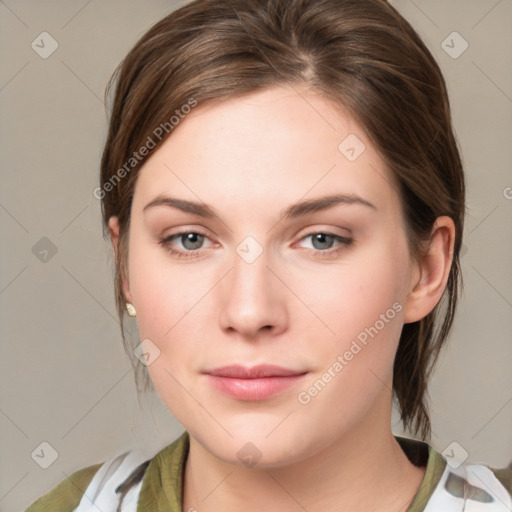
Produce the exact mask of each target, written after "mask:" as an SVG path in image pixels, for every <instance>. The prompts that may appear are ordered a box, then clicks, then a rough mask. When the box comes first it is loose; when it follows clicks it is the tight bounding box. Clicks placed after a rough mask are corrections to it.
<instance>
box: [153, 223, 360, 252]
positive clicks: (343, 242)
mask: <svg viewBox="0 0 512 512" xmlns="http://www.w3.org/2000/svg"><path fill="white" fill-rule="evenodd" d="M349 231H350V230H349ZM189 233H194V234H198V235H200V236H202V237H204V238H205V239H208V240H210V242H212V240H211V239H210V236H209V235H208V234H207V233H205V232H204V231H203V230H202V229H200V228H188V227H185V228H180V230H179V231H176V232H173V233H170V234H169V235H166V236H164V237H163V238H162V239H161V240H160V241H159V243H160V244H161V245H162V246H163V247H164V248H165V249H166V250H167V251H168V252H169V253H170V254H173V255H176V256H177V257H178V258H181V257H184V258H195V257H200V256H202V255H203V252H204V250H205V249H206V248H204V247H201V248H199V249H194V250H185V249H173V248H172V247H171V244H170V242H171V239H173V238H178V239H179V238H180V236H183V235H186V234H189ZM317 234H323V235H327V236H330V237H331V238H333V239H334V240H336V241H338V245H336V246H335V247H334V248H329V249H326V250H321V249H314V248H306V250H307V251H308V252H310V253H312V254H314V255H315V256H319V257H329V256H331V257H332V256H335V255H336V254H338V253H339V252H341V251H342V250H344V249H346V248H347V247H348V246H350V245H352V243H353V241H354V240H353V239H352V238H351V237H347V236H344V235H340V234H337V233H333V232H332V231H329V229H322V228H320V229H318V228H317V229H311V228H310V231H308V232H306V233H303V234H302V235H301V236H300V237H299V239H298V241H297V242H301V241H302V240H304V239H306V238H309V237H311V236H313V235H317ZM297 242H295V243H297ZM213 245H215V242H213ZM217 245H218V244H217Z"/></svg>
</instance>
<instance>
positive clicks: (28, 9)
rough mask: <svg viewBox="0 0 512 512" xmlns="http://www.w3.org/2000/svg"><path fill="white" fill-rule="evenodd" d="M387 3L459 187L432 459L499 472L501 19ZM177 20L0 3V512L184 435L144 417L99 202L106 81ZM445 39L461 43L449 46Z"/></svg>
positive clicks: (510, 256)
mask: <svg viewBox="0 0 512 512" xmlns="http://www.w3.org/2000/svg"><path fill="white" fill-rule="evenodd" d="M393 4H394V5H395V6H396V7H397V8H398V9H399V11H400V12H402V13H403V15H404V16H405V17H406V18H407V19H408V20H410V22H411V23H412V24H413V26H414V27H415V28H416V29H417V30H418V31H419V33H420V35H421V36H422V37H423V38H424V39H425V41H426V43H427V44H428V46H429V47H430V49H431V50H432V51H433V53H434V54H435V56H436V57H437V59H438V61H439V63H440V65H441V67H442V69H443V71H444V73H445V76H446V79H447V82H448V86H449V90H450V94H451V101H452V105H453V117H454V122H455V127H456V132H457V135H458V138H459V140H460V144H461V148H462V152H463V156H464V161H465V165H466V172H467V183H468V208H469V212H468V213H469V215H468V217H467V225H466V233H465V236H466V239H465V249H464V257H463V259H462V263H463V271H464V275H465V282H466V286H465V295H464V297H463V300H462V301H461V304H460V310H459V313H458V317H457V320H456V325H455V329H454V332H453V336H452V339H451V345H450V347H449V349H448V350H447V351H446V352H445V354H444V357H443V358H442V360H441V361H440V364H439V366H438V370H437V372H436V375H435V379H434V381H433V383H432V387H431V395H432V399H433V407H432V417H433V429H434V436H433V439H432V444H433V445H434V446H435V447H436V448H437V449H438V450H440V451H442V450H444V449H445V448H446V447H447V446H448V445H449V444H450V443H451V442H453V441H456V442H458V443H459V444H460V445H461V446H462V447H463V448H464V449H465V450H466V451H467V452H468V453H469V459H470V460H471V461H475V462H476V461H485V462H487V463H488V464H491V465H495V466H504V465H506V464H507V463H508V461H509V460H510V459H511V458H512V436H511V433H512V373H511V371H510V369H511V367H512V343H511V340H512V314H511V313H512V265H511V262H512V236H511V234H512V233H511V222H510V220H511V218H512V216H511V212H512V188H511V187H512V173H511V168H512V165H511V164H512V156H511V155H512V153H511V146H512V144H511V142H512V67H511V66H510V63H511V62H512V33H511V31H510V26H511V25H512V2H511V1H510V0H451V1H450V2H446V1H443V0H414V1H413V0H394V1H393ZM177 6H178V3H177V2H172V1H163V0H147V1H144V2H143V1H135V0H123V1H121V0H105V1H99V0H89V1H87V0H68V1H64V0H47V1H45V2H39V1H35V0H34V1H27V0H19V1H15V0H6V1H5V2H2V3H0V38H1V51H2V57H3V58H2V64H1V75H0V106H1V112H2V118H1V123H0V145H1V155H2V157H1V164H2V174H1V188H0V223H1V229H2V238H1V240H2V258H1V272H0V308H1V314H2V320H1V323H0V326H1V327H0V329H1V331H0V332H1V337H2V358H1V379H2V388H1V389H2V394H1V405H0V413H1V414H0V428H1V439H2V453H1V455H0V461H1V478H0V509H1V510H2V511H13V510H22V509H24V508H25V507H26V506H28V505H29V504H30V503H31V502H32V501H33V500H34V499H35V498H36V497H38V496H40V495H41V494H43V493H45V492H46V491H48V490H49V489H50V488H51V487H53V486H54V485H56V484H57V483H58V482H59V481H61V480H62V479H64V478H65V477H66V475H69V474H70V473H71V472H73V471H75V470H77V469H79V468H82V467H84V466H87V465H91V464H94V463H97V462H100V461H102V460H105V459H106V458H108V457H110V456H112V455H114V454H116V453H119V452H121V451H124V450H126V449H128V448H130V447H134V446H138V447H140V448H141V449H143V450H144V451H146V452H147V454H148V456H150V455H153V454H154V453H155V452H156V451H157V450H158V449H160V448H161V447H162V446H164V445H166V444H168V443H169V442H171V441H172V440H174V439H175V438H176V437H177V436H178V434H180V433H181V432H182V427H181V426H180V425H179V424H178V423H177V422H176V421H175V420H174V419H173V418H172V417H171V416H170V413H168V411H167V409H166V408H165V407H164V406H163V405H162V404H161V403H160V399H159V398H158V397H157V396H152V397H151V396H148V397H146V398H145V399H144V402H143V404H142V409H139V406H138V403H137V397H136V393H135V387H134V384H133V378H132V374H131V369H130V365H129V363H128V361H127V359H126V357H125V355H124V352H123V350H122V346H121V341H120V336H119V333H118V325H117V323H116V315H115V307H114V301H113V293H112V283H111V280H112V272H111V256H110V254H109V252H108V250H109V248H108V245H107V244H106V242H105V241H104V240H103V239H102V235H101V228H100V209H99V208H100V205H99V202H98V201H97V200H96V199H95V198H94V197H93V195H92V191H93V189H94V188H95V187H96V186H97V176H98V166H99V158H100V154H101V150H102V144H103V142H104V137H105V132H106V116H105V110H104V105H103V102H102V98H103V91H104V87H105V84H106V82H107V79H108V77H109V76H110V73H111V72H112V71H113V69H114V67H115V66H116V65H117V63H118V62H119V61H120V59H121V58H122V57H123V56H124V54H125V53H126V52H127V51H128V50H129V48H130V47H131V46H132V45H133V43H134V42H135V41H136V40H137V39H138V38H139V37H140V36H141V35H142V33H143V32H145V31H146V30H147V29H148V28H149V27H150V26H151V25H152V24H153V23H155V22H156V21H157V20H159V19H160V18H162V17H163V16H164V15H165V14H166V13H168V12H169V11H171V10H172V9H174V8H175V7H177ZM454 31H456V32H458V33H459V34H460V36H461V37H462V38H463V39H460V37H459V36H457V35H455V36H453V35H452V36H450V37H448V36H449V35H450V34H452V32H454ZM42 32H48V33H49V34H50V35H51V37H52V38H54V39H55V41H56V42H57V43H58V48H57V49H56V50H55V51H54V53H52V54H51V55H50V56H49V57H48V58H46V59H43V58H42V57H41V56H40V55H39V54H38V53H36V51H35V50H34V49H33V48H32V47H31V43H32V41H34V40H35V43H34V45H35V44H39V47H36V49H37V50H38V51H39V53H42V52H44V51H49V50H50V49H51V40H50V39H49V38H48V36H42V37H45V38H46V39H45V43H44V48H42V46H43V44H42V43H41V42H40V40H41V38H38V37H37V36H39V34H41V33H42ZM447 37H448V39H447ZM443 41H446V42H445V43H444V48H443V46H442V45H443V43H442V42H443ZM464 41H466V42H467V43H468V45H469V46H468V48H467V49H466V50H465V51H464V52H463V53H461V54H460V55H459V53H460V52H461V50H463V49H464V46H465V43H464ZM445 50H446V51H445ZM450 54H451V55H450ZM454 57H457V58H454ZM41 239H43V241H41ZM46 239H48V240H46ZM44 251H47V252H46V253H45V252H44ZM55 251H56V252H55ZM54 252H55V254H53V253H54ZM45 258H46V261H44V259H45ZM396 432H397V433H399V432H400V430H399V429H398V428H397V430H396ZM43 442H44V443H49V445H51V447H53V449H54V450H55V451H56V452H57V453H58V457H57V459H56V460H55V461H54V462H53V464H51V465H50V466H49V467H48V468H47V469H43V468H42V467H40V465H41V464H43V465H45V464H48V463H49V462H51V455H52V453H53V452H52V449H51V448H49V447H48V446H47V445H43V446H42V448H43V451H44V453H45V457H41V456H40V457H37V455H36V454H37V453H39V454H40V453H41V443H43ZM34 450H36V452H35V454H34V456H32V455H31V454H32V453H33V452H34ZM43 459H44V460H43ZM36 461H37V462H36Z"/></svg>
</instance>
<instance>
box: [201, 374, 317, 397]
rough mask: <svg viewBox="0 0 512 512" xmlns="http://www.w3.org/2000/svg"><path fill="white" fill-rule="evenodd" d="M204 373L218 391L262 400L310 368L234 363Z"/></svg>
mask: <svg viewBox="0 0 512 512" xmlns="http://www.w3.org/2000/svg"><path fill="white" fill-rule="evenodd" d="M203 373H204V374H206V375H207V377H208V380H209V382H210V384H211V385H212V387H213V388H214V389H216V390H217V391H220V392H221V393H223V394H225V395H227V396H229V397H231V398H235V399H238V400H244V401H258V400H265V399H266V398H270V397H272V396H274V395H276V394H278V393H281V392H283V391H285V390H286V389H289V388H290V387H292V386H294V385H296V384H297V383H298V382H300V381H301V380H302V379H303V378H304V376H305V375H306V374H307V373H309V372H307V371H300V370H299V371H298V370H292V369H290V368H283V367H281V366H275V365H258V366H253V367H246V366H242V365H231V366H223V367H221V368H215V369H213V370H206V371H204V372H203Z"/></svg>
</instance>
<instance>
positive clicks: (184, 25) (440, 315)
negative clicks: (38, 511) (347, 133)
mask: <svg viewBox="0 0 512 512" xmlns="http://www.w3.org/2000/svg"><path fill="white" fill-rule="evenodd" d="M114 84H115V95H114V99H113V103H112V112H111V117H110V125H109V131H108V137H107V141H106V144H105V149H104V152H103V157H102V161H101V187H102V188H101V190H102V192H101V199H102V212H103V222H104V228H105V236H107V235H108V231H107V226H108V220H109V219H110V217H111V216H117V217H118V221H119V227H120V241H119V251H118V257H117V260H116V277H115V290H116V301H117V308H118V313H119V317H120V320H121V333H122V336H123V342H124V345H125V349H126V351H127V353H128V354H129V356H130V359H131V361H132V364H133V365H134V368H135V369H136V372H135V377H136V382H137V384H138V385H139V384H140V382H139V377H140V376H138V372H142V374H143V375H144V378H145V388H144V389H146V387H148V386H149V387H150V386H151V383H150V379H149V376H148V373H147V371H146V368H145V367H144V366H143V365H141V364H139V363H138V361H137V360H136V358H134V356H133V348H134V347H133V346H130V344H129V342H128V341H127V337H126V332H125V329H124V328H123V318H124V315H125V302H126V299H125V296H124V292H123V287H122V279H121V276H123V275H126V269H127V264H126V263H127V257H128V254H127V246H128V244H127V240H128V232H129V224H130V211H131V204H132V198H133V194H134V189H135V184H136V179H137V172H138V170H139V169H140V167H141V165H142V164H143V163H144V161H145V160H146V159H147V158H148V156H149V155H150V154H152V152H153V151H155V149H151V150H150V151H149V152H148V153H147V154H145V155H144V156H143V157H141V155H140V151H139V150H140V148H141V147H143V146H145V145H146V146H149V145H150V144H149V140H150V139H151V140H152V141H154V140H155V138H156V135H155V134H156V133H158V134H160V132H162V133H163V135H162V134H160V135H162V136H161V138H158V137H157V138H158V144H156V149H158V145H159V144H160V143H161V142H162V141H164V140H165V139H166V138H167V137H168V136H170V135H171V134H172V127H171V124H172V123H170V122H169V120H170V119H171V118H172V117H173V116H174V117H175V118H176V119H177V114H178V113H183V112H184V105H190V104H191V101H195V102H197V103H196V104H199V105H204V104H206V103H207V102H215V101H221V100H227V99H230V98H233V97H236V96H241V95H244V94H248V93H252V92H255V91H258V90H262V89H265V88H268V87H270V86H275V85H291V86H294V85H300V86H305V87H307V88H308V89H310V90H312V91H316V92H318V93H319V94H321V95H323V96H325V97H326V98H328V99H330V100H332V101H334V102H336V103H337V104H339V105H340V106H343V107H344V108H345V109H346V110H347V111H348V112H349V114H350V115H352V116H353V117H354V119H355V120H356V121H357V122H358V123H359V124H360V125H361V126H362V127H363V129H364V130H365V133H366V135H367V136H368V138H369V139H370V141H371V142H372V144H373V145H374V146H375V147H376V149H377V151H378V152H379V154H380V156H381V158H382V159H383V160H384V162H385V164H386V165H387V167H388V168H389V169H390V171H391V173H392V175H393V177H394V179H395V181H396V183H397V184H398V192H399V195H400V200H401V206H402V211H403V214H404V219H405V225H406V232H407V239H408V244H409V250H410V254H411V257H412V258H417V257H419V256H420V255H421V253H422V250H424V244H423V242H425V241H427V240H428V239H429V238H430V234H431V229H432V226H433V223H434V221H435V220H436V218H437V217H439V216H443V215H447V216H449V217H451V219H453V222H454V224H455V230H456V234H455V244H454V254H453V261H452V266H451V269H450V273H449V277H448V282H447V286H446V289H445V291H444V294H443V298H442V300H440V301H439V303H438V304H437V305H436V307H435V308H434V310H433V311H432V312H431V313H430V314H428V315H427V316H426V317H425V318H423V319H422V320H420V321H417V322H414V323H409V324H405V325H404V326H403V330H402V333H401V336H400V342H399V346H398V350H397V353H396V357H395V361H394V375H393V391H394V397H395V399H396V401H397V403H398V405H399V408H400V414H401V419H402V422H403V425H404V427H406V428H409V429H410V430H411V431H412V432H413V433H415V434H417V433H418V432H419V433H420V434H421V437H422V438H423V439H427V438H428V437H429V435H430V419H429V415H428V400H427V384H428V380H429V377H430V374H431V372H432V369H433V366H434V363H435V361H436V360H437V357H438V355H439V352H440V349H441V347H442V345H443V343H444V342H445V340H446V338H447V336H448V333H449V331H450V328H451V325H452V322H453V318H454V313H455V308H456V304H457V295H458V288H459V286H460V285H462V277H461V273H460V265H459V250H460V247H461V239H462V232H463V222H464V210H465V206H464V201H465V199H464V196H465V187H464V177H463V171H462V163H461V159H460V155H459V151H458V148H457V143H456V140H455V137H454V133H453V129H452V126H451V118H450V107H449V101H448V95H447V90H446V85H445V82H444V79H443V76H442V74H441V71H440V69H439V67H438V65H437V63H436V61H435V60H434V58H433V56H432V55H431V53H430V52H429V50H428V49H427V48H426V46H425V45H424V43H423V42H422V41H421V39H420V37H419V36H418V35H417V34H416V32H415V31H414V30H413V28H412V27H411V26H410V25H409V23H408V22H407V21H406V20H405V19H404V18H403V17H402V16H401V15H399V14H398V13H397V11H396V10H395V9H394V8H393V7H392V6H390V5H389V4H388V3H386V2H385V1H383V0H293V1H291V0H196V1H193V2H191V3H189V4H187V5H185V6H183V7H181V8H180V9H178V10H176V11H174V12H172V13H171V14H169V15H168V16H166V17H165V18H164V19H162V20H161V21H159V22H158V23H157V24H156V25H154V26H153V27H152V28H151V29H150V30H149V31H148V32H147V33H145V34H144V35H143V36H142V38H141V39H140V40H139V41H138V42H137V43H136V44H135V46H134V47H133V49H132V50H131V51H130V52H129V53H128V55H127V56H126V57H125V59H124V60H123V61H122V62H121V64H120V65H119V66H118V68H117V69H116V70H115V72H114V74H113V76H112V77H111V79H110V82H109V84H108V86H107V90H106V97H107V98H108V96H109V93H110V91H111V89H112V88H113V87H114ZM182 117H183V116H182V115H181V114H180V115H179V118H180V120H181V119H182ZM157 127H165V128H166V129H165V132H163V131H162V129H161V130H160V131H158V130H157ZM340 142H341V141H340ZM135 153H137V158H136V159H134V154H135ZM127 162H130V164H129V166H127ZM132 164H133V165H132ZM123 168H124V170H125V172H120V170H121V169H123ZM121 175H122V177H121ZM109 184H110V186H109ZM443 299H445V300H443ZM137 343H138V340H137Z"/></svg>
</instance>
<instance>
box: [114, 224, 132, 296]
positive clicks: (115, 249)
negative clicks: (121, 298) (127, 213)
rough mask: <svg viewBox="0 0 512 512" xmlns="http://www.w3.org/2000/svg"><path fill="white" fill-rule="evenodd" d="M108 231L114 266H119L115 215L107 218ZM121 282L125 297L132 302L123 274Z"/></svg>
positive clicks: (117, 229) (117, 226) (117, 230)
mask: <svg viewBox="0 0 512 512" xmlns="http://www.w3.org/2000/svg"><path fill="white" fill-rule="evenodd" d="M108 231H109V233H110V241H111V243H112V249H113V250H114V256H115V260H116V266H119V265H120V263H119V220H118V218H117V217H114V216H112V217H110V219H109V220H108ZM121 279H122V282H123V291H124V295H125V297H126V299H127V300H128V301H129V302H132V300H133V299H132V294H131V293H130V285H129V283H128V279H127V277H126V276H125V275H122V276H121Z"/></svg>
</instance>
